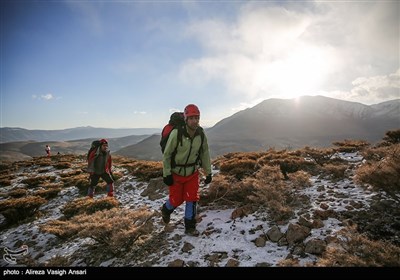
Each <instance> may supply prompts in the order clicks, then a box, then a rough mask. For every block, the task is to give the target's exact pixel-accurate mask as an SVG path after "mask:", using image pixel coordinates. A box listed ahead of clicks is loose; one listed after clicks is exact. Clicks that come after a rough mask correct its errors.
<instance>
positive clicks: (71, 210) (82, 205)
mask: <svg viewBox="0 0 400 280" xmlns="http://www.w3.org/2000/svg"><path fill="white" fill-rule="evenodd" d="M118 205H119V202H118V200H116V199H115V198H113V197H105V198H101V199H90V198H87V197H82V198H78V199H75V200H73V201H71V202H68V203H67V204H65V206H64V208H63V209H62V212H63V214H64V216H65V217H66V218H68V219H69V218H71V217H73V216H76V215H80V214H84V213H86V214H92V213H94V212H97V211H101V210H105V209H111V208H114V207H118Z"/></svg>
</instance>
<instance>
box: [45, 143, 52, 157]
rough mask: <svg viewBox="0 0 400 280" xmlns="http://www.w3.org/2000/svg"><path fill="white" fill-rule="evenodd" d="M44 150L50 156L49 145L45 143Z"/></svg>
mask: <svg viewBox="0 0 400 280" xmlns="http://www.w3.org/2000/svg"><path fill="white" fill-rule="evenodd" d="M44 150H45V151H46V154H47V156H48V157H49V156H50V151H51V149H50V146H49V145H46V148H44Z"/></svg>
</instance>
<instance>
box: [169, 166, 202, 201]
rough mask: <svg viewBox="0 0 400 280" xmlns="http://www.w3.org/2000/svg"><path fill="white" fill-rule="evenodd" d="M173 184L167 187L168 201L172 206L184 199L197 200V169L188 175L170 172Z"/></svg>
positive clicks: (198, 197)
mask: <svg viewBox="0 0 400 280" xmlns="http://www.w3.org/2000/svg"><path fill="white" fill-rule="evenodd" d="M172 178H173V179H174V184H173V185H172V186H170V187H169V201H170V203H171V204H172V206H174V208H176V207H178V206H179V205H181V204H182V203H183V202H184V201H192V202H194V201H199V199H200V196H199V171H196V172H195V173H193V174H192V175H189V176H181V175H178V174H175V173H172Z"/></svg>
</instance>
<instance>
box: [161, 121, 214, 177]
mask: <svg viewBox="0 0 400 280" xmlns="http://www.w3.org/2000/svg"><path fill="white" fill-rule="evenodd" d="M198 131H199V130H198ZM198 131H196V133H195V135H194V137H193V139H190V137H189V136H187V133H186V132H183V133H182V145H181V143H179V145H178V147H177V144H178V130H177V129H173V130H172V131H171V133H170V135H169V138H168V142H167V144H166V146H165V151H164V155H163V176H164V177H166V176H168V175H171V173H175V174H179V175H181V176H189V175H191V174H193V173H194V172H195V171H196V170H197V169H198V168H200V167H201V168H203V169H204V171H205V172H206V174H207V175H208V174H211V160H210V151H209V149H208V142H207V137H206V135H204V141H203V148H202V149H201V154H200V162H201V166H198V165H195V166H187V167H183V166H179V165H190V164H192V163H194V162H195V161H196V159H197V156H198V152H199V149H200V145H201V135H200V133H198ZM176 147H177V153H176V155H175V163H176V164H177V166H176V167H175V168H172V167H171V157H172V153H173V152H174V150H175V148H176Z"/></svg>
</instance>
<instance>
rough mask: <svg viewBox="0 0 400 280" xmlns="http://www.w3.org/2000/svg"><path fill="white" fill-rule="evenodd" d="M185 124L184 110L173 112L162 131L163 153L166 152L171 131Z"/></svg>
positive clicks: (161, 144) (161, 143)
mask: <svg viewBox="0 0 400 280" xmlns="http://www.w3.org/2000/svg"><path fill="white" fill-rule="evenodd" d="M184 125H185V119H184V117H183V113H182V112H175V113H172V114H171V116H170V117H169V122H168V124H167V125H165V126H164V128H163V130H162V132H161V140H160V146H161V152H162V153H164V150H165V146H166V145H167V142H168V138H169V135H170V133H171V131H172V130H173V129H174V128H181V127H182V126H184Z"/></svg>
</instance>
